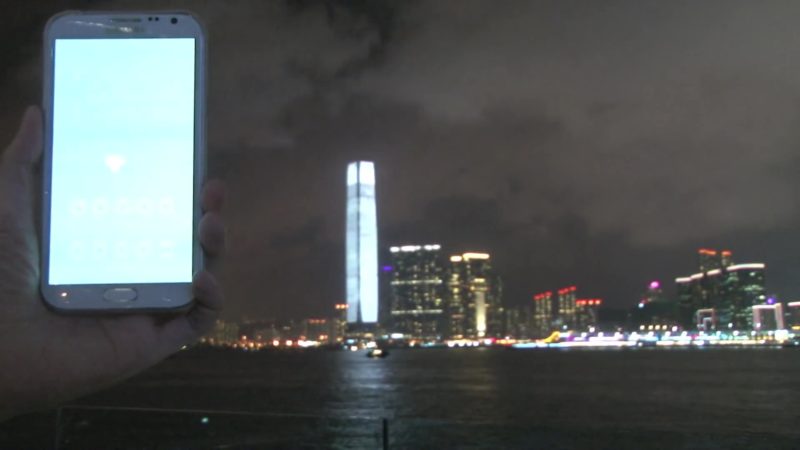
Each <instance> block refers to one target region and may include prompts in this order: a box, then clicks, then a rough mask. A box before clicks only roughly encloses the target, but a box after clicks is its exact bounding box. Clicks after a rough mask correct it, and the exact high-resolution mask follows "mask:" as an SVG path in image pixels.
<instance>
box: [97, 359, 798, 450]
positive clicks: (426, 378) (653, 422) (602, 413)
mask: <svg viewBox="0 0 800 450" xmlns="http://www.w3.org/2000/svg"><path fill="white" fill-rule="evenodd" d="M798 376H800V353H798V352H796V351H792V350H780V349H776V350H770V349H749V350H732V349H720V350H707V349H701V350H655V349H653V350H648V349H642V350H628V351H618V350H616V351H574V350H568V351H536V350H533V351H506V350H495V349H426V350H393V351H391V354H390V356H389V357H388V358H385V359H369V358H366V357H365V355H364V353H362V352H326V351H319V352H305V353H261V354H231V353H207V354H203V353H188V354H185V355H180V356H179V357H177V358H174V359H172V360H170V361H167V362H165V363H164V364H162V365H160V366H158V367H156V368H154V369H153V370H151V371H149V372H148V373H146V374H144V375H142V376H139V377H137V378H135V379H133V380H131V381H130V382H128V383H126V384H124V385H122V386H119V387H117V388H114V389H112V390H109V391H106V392H104V393H102V394H98V395H96V396H93V397H90V398H87V399H85V400H84V401H85V402H87V403H92V402H95V403H97V404H115V405H128V406H159V407H175V408H218V409H226V410H245V411H269V412H274V413H279V414H285V413H289V414H298V413H299V414H309V415H314V416H323V417H329V418H335V419H336V420H338V421H339V422H336V423H333V422H330V423H328V425H325V426H326V427H328V428H326V430H327V431H326V433H328V434H327V435H326V436H328V437H326V439H329V440H328V441H326V442H327V443H329V444H330V446H331V447H340V448H348V447H349V446H351V445H354V444H353V442H365V441H364V439H366V440H367V441H369V442H374V441H375V439H377V438H376V436H377V434H376V433H379V431H380V419H381V418H389V419H390V427H391V432H392V436H393V439H395V440H396V441H397V442H401V441H402V440H403V439H406V438H408V439H412V438H413V439H416V440H411V441H407V442H412V443H416V444H421V443H425V442H439V441H437V439H440V438H441V439H442V441H441V442H445V441H446V439H444V438H443V437H442V434H441V433H443V432H445V431H446V432H447V433H449V434H448V435H447V436H449V437H448V439H450V438H454V439H468V438H469V437H470V436H472V435H474V434H476V433H479V430H482V431H480V433H487V435H491V434H492V433H495V434H497V436H499V437H498V439H500V438H502V439H507V440H506V441H495V442H511V443H519V442H526V441H525V439H526V438H527V436H528V435H530V434H531V433H534V434H536V433H538V434H537V435H539V436H540V437H541V436H543V435H546V436H549V437H550V438H553V436H560V437H559V439H561V438H565V436H567V437H569V438H570V439H572V438H573V437H574V436H578V437H577V438H575V439H580V438H581V437H580V436H581V435H580V433H589V434H587V435H586V436H584V437H585V439H586V440H587V442H589V443H591V439H593V437H592V435H591V433H607V432H609V430H615V431H614V432H623V433H634V435H633V437H631V438H630V439H631V442H637V439H639V437H636V436H637V435H636V433H639V434H642V433H644V434H645V435H650V434H652V433H667V434H666V435H663V436H662V438H664V439H667V437H668V436H673V437H674V436H677V438H676V439H678V440H677V441H676V442H683V441H684V440H686V439H689V438H686V436H689V435H692V436H699V435H703V436H711V435H713V436H717V437H715V438H714V439H717V440H718V439H719V436H723V437H724V436H729V435H734V436H739V435H742V434H743V433H775V434H776V435H780V436H784V437H786V436H795V437H800V435H798V433H800V432H799V431H798V430H797V428H796V426H795V423H794V417H795V416H796V415H795V414H794V411H795V406H796V405H798V404H800V390H799V389H797V382H796V380H797V379H798ZM699 418H702V420H700V419H699ZM320 426H322V425H320ZM420 430H428V431H426V432H424V433H423V434H422V435H420V434H419V433H420ZM443 430H444V431H443ZM531 430H534V431H531ZM535 430H538V431H535ZM542 430H549V431H547V432H546V433H544V434H542V433H543V432H542ZM620 430H621V431H620ZM626 430H627V431H626ZM425 433H428V434H425ZM437 433H438V434H437ZM576 433H578V434H576ZM692 433H693V434H692ZM354 436H355V437H354ZM615 436H616V435H615ZM665 436H666V437H665ZM618 438H619V436H616V437H614V439H618ZM354 439H355V440H354ZM359 439H361V440H359ZM553 439H555V438H553ZM692 439H694V438H692ZM393 442H395V441H393ZM687 442H688V441H687ZM409 445H412V444H409ZM515 445H516V444H515ZM520 445H523V444H520ZM710 448H715V447H713V446H712V447H710Z"/></svg>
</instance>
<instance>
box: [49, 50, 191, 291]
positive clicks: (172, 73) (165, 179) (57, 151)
mask: <svg viewBox="0 0 800 450" xmlns="http://www.w3.org/2000/svg"><path fill="white" fill-rule="evenodd" d="M53 82H54V84H53V155H52V179H51V189H50V192H51V196H50V199H51V202H50V248H49V250H50V259H49V264H50V265H49V284H51V285H75V284H127V283H131V284H133V283H181V282H190V281H191V279H192V247H193V229H192V227H193V223H192V222H193V221H192V215H193V202H194V200H193V186H194V179H193V177H194V136H195V130H194V126H195V116H194V114H195V40H194V39H193V38H141V39H56V41H55V54H54V79H53Z"/></svg>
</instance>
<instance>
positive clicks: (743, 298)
mask: <svg viewBox="0 0 800 450" xmlns="http://www.w3.org/2000/svg"><path fill="white" fill-rule="evenodd" d="M698 256H699V262H700V269H701V271H700V272H698V273H695V274H693V275H690V276H688V277H679V278H676V279H675V284H676V288H677V294H678V320H679V322H680V324H681V325H682V326H683V327H685V328H698V327H699V328H701V329H705V330H712V329H714V330H722V329H751V328H752V327H753V312H752V307H753V306H755V305H759V304H763V303H764V301H765V300H766V286H765V268H766V267H765V265H764V264H762V263H750V264H733V255H732V253H731V252H730V251H728V250H725V251H722V252H716V250H710V249H700V250H699V251H698Z"/></svg>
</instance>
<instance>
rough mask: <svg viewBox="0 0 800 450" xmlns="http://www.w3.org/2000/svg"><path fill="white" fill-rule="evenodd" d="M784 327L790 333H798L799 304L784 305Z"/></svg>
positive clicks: (799, 320) (799, 325)
mask: <svg viewBox="0 0 800 450" xmlns="http://www.w3.org/2000/svg"><path fill="white" fill-rule="evenodd" d="M786 310H787V311H786V327H787V328H789V329H790V330H792V331H800V302H789V303H787V304H786Z"/></svg>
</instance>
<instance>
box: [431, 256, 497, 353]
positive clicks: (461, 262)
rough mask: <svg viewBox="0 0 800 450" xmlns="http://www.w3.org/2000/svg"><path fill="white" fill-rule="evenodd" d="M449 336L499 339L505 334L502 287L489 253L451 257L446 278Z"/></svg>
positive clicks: (455, 337)
mask: <svg viewBox="0 0 800 450" xmlns="http://www.w3.org/2000/svg"><path fill="white" fill-rule="evenodd" d="M446 294H447V299H446V302H445V303H446V308H447V312H446V313H447V323H448V326H447V336H448V337H450V338H454V339H459V338H482V337H488V336H494V337H498V336H500V334H502V325H503V308H502V303H501V298H502V284H501V280H500V278H499V277H498V276H497V275H496V274H495V273H494V270H493V269H492V265H491V258H490V256H489V254H488V253H478V252H467V253H464V254H461V255H454V256H451V257H450V266H449V268H448V271H447V274H446Z"/></svg>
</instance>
